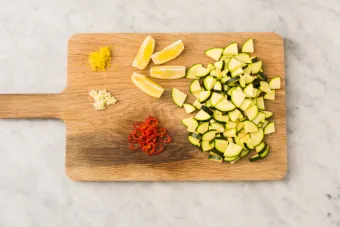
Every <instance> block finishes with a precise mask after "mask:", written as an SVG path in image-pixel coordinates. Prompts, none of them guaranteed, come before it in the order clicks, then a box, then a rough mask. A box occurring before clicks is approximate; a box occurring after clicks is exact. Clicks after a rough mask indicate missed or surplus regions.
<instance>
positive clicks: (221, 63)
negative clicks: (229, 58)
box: [214, 60, 224, 71]
mask: <svg viewBox="0 0 340 227" xmlns="http://www.w3.org/2000/svg"><path fill="white" fill-rule="evenodd" d="M214 66H215V67H216V68H219V69H221V71H222V70H223V68H224V60H220V61H217V62H215V64H214Z"/></svg>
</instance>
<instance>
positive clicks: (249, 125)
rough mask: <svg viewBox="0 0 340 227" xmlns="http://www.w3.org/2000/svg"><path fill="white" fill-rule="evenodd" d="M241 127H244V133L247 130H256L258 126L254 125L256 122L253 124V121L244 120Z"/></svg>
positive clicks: (247, 131)
mask: <svg viewBox="0 0 340 227" xmlns="http://www.w3.org/2000/svg"><path fill="white" fill-rule="evenodd" d="M243 128H244V131H245V132H246V133H249V132H256V131H257V130H259V129H258V127H257V126H256V124H254V123H253V122H251V121H245V122H244V125H243Z"/></svg>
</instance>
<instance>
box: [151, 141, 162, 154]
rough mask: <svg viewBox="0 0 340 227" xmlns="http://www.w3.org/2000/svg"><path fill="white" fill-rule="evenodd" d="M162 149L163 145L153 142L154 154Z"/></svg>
mask: <svg viewBox="0 0 340 227" xmlns="http://www.w3.org/2000/svg"><path fill="white" fill-rule="evenodd" d="M163 150H164V146H163V145H162V144H160V143H156V144H155V151H154V152H153V153H154V154H159V153H161V152H162V151H163Z"/></svg>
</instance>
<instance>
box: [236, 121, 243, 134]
mask: <svg viewBox="0 0 340 227" xmlns="http://www.w3.org/2000/svg"><path fill="white" fill-rule="evenodd" d="M243 127H244V122H243V121H240V122H237V123H236V131H237V132H239V131H241V130H242V129H243Z"/></svg>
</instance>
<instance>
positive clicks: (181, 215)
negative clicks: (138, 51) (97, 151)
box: [0, 0, 340, 227]
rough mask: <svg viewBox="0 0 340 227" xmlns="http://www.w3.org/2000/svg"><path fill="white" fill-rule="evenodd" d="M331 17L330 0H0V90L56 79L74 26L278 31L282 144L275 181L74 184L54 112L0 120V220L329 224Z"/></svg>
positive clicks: (333, 160) (339, 196)
mask: <svg viewBox="0 0 340 227" xmlns="http://www.w3.org/2000/svg"><path fill="white" fill-rule="evenodd" d="M95 2H97V3H95ZM99 2H100V3H99ZM339 26H340V1H339V0H327V1H325V0H305V1H302V0H286V1H282V0H277V1H270V0H262V1H254V0H248V1H244V0H238V1H231V0H218V1H214V2H212V1H206V0H186V1H185V0H184V1H183V0H171V1H156V0H154V1H153V0H138V1H137V0H135V1H132V0H131V1H128V0H125V1H112V0H102V1H93V0H74V1H70V0H58V1H57V0H54V1H47V0H12V1H8V0H0V69H1V72H0V81H1V82H0V93H34V92H50V93H52V92H59V91H61V90H63V88H64V87H65V85H66V48H67V47H66V45H67V40H68V38H69V37H70V36H71V35H72V34H73V33H77V32H149V31H166V32H171V31H176V32H179V31H181V32H187V31H192V32H195V31H199V32H219V31H275V32H277V33H279V34H281V35H282V36H283V37H284V39H285V54H286V76H287V109H288V115H287V119H288V151H289V171H288V174H287V176H286V178H285V179H284V180H283V181H278V182H196V183H187V182H179V183H159V182H154V183H150V182H145V183H140V182H130V183H79V182H73V181H71V180H69V179H68V178H67V177H66V175H65V174H64V155H65V154H64V153H65V150H64V149H65V126H64V125H63V123H62V122H60V121H53V120H47V121H42V120H34V121H28V120H0V154H1V156H0V227H12V226H15V227H16V226H20V227H22V226H25V227H31V226H32V227H33V226H34V227H39V226H63V227H66V226H71V227H76V226H81V227H86V226H148V227H149V226H186V227H187V226H203V227H206V226H213V227H217V226H236V227H243V226H252V227H253V226H270V227H272V226H275V227H281V226H289V227H295V226H316V227H321V226H322V227H328V226H335V227H336V226H340V150H339V148H340V130H339V127H340V117H339V116H340V107H339V104H340V77H339V71H340V63H339V56H340V31H339ZM0 98H1V96H0ZM0 108H2V107H0ZM46 131H48V133H46Z"/></svg>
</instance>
